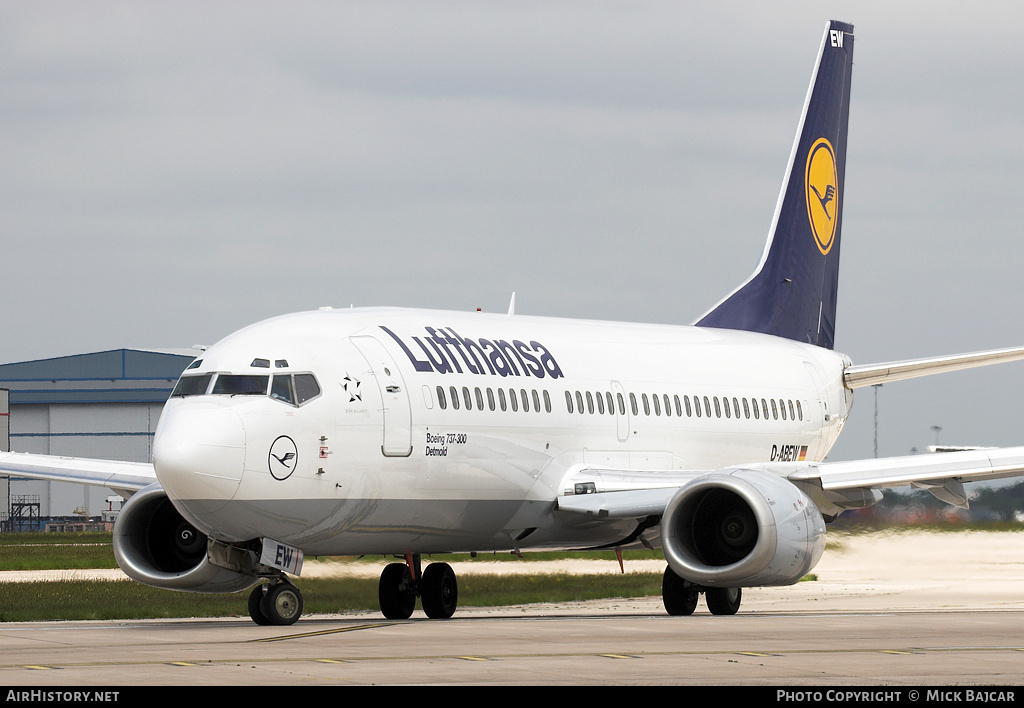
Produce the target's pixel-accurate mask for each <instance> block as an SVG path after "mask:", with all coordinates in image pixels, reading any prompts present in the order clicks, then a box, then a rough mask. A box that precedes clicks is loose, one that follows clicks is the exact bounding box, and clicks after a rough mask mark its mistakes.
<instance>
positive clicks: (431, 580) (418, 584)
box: [377, 554, 459, 619]
mask: <svg viewBox="0 0 1024 708" xmlns="http://www.w3.org/2000/svg"><path fill="white" fill-rule="evenodd" d="M417 597H419V598H420V601H421V602H422V604H423V611H424V612H425V613H426V615H427V617H430V618H431V619H448V618H449V617H451V616H452V615H454V614H455V608H456V607H457V606H458V604H459V583H458V580H457V579H456V577H455V571H454V570H452V567H451V566H450V565H448V564H447V563H431V564H430V565H428V566H427V568H426V570H424V571H423V572H422V573H421V572H420V556H419V554H413V555H410V556H409V557H408V558H407V562H406V563H390V564H388V565H387V566H385V567H384V572H382V573H381V574H380V583H379V585H378V586H377V598H378V600H380V611H381V612H382V613H383V614H384V616H385V617H387V618H388V619H409V617H410V616H411V615H412V611H413V610H414V609H415V608H416V598H417Z"/></svg>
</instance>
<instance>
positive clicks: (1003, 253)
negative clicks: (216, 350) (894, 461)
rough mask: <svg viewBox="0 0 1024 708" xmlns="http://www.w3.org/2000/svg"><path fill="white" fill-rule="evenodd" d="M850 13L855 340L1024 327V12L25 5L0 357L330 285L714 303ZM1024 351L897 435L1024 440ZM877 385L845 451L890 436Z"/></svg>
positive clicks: (619, 306)
mask: <svg viewBox="0 0 1024 708" xmlns="http://www.w3.org/2000/svg"><path fill="white" fill-rule="evenodd" d="M829 19H839V20H844V21H847V22H851V23H853V24H854V26H855V34H856V38H857V39H856V50H855V57H854V60H855V66H854V77H853V81H854V83H853V98H852V108H851V112H850V139H849V153H848V167H847V179H846V185H847V188H846V195H845V206H844V217H845V218H844V224H843V237H844V240H843V244H842V253H843V266H842V269H841V277H840V305H839V313H838V329H837V349H839V350H841V351H844V352H846V353H848V354H849V355H850V356H852V357H853V359H854V361H855V362H856V363H872V362H880V361H889V360H893V359H901V358H910V357H917V356H929V355H935V354H943V353H954V352H960V351H973V350H977V349H983V348H989V347H1000V346H1010V345H1015V344H1024V324H1022V319H1024V318H1022V312H1024V284H1022V279H1021V278H1020V277H1019V276H1020V273H1021V272H1022V271H1024V248H1022V247H1021V245H1020V230H1021V229H1020V226H1019V222H1018V220H1017V218H1016V216H1015V214H1016V212H1015V211H1014V209H1015V208H1016V207H1015V205H1019V204H1020V203H1021V201H1022V196H1024V130H1022V128H1024V125H1022V121H1024V42H1022V39H1021V31H1022V30H1024V5H1020V4H1018V3H1010V2H985V3H966V2H944V1H941V0H939V1H932V2H907V3H893V2H890V1H885V2H857V3H836V2H821V1H815V2H810V1H808V2H795V1H790V2H786V1H783V2H762V1H757V2H685V3H684V2H659V1H653V0H652V1H650V2H644V1H642V0H641V1H636V0H631V1H629V2H625V1H623V2H601V1H587V2H557V1H545V2H507V1H506V2H496V1H486V0H485V1H480V0H477V1H474V2H456V1H452V2H424V1H421V0H417V1H410V2H397V1H396V2H391V1H387V0H384V1H374V2H344V1H338V0H335V1H332V2H323V3H319V2H271V1H262V2H217V3H208V2H175V3H167V2H140V1H138V0H133V1H132V2H124V3H117V2H104V1H103V0H97V1H95V2H88V3H82V2H57V1H54V2H45V1H42V2H39V1H32V2H28V1H25V2H9V1H0V155H2V164H3V169H2V170H0V233H2V245H3V257H2V263H3V270H2V273H3V281H4V288H3V293H4V296H5V300H6V307H4V308H3V310H2V312H0V331H2V332H3V335H2V337H0V361H2V362H11V361H22V360H28V359H39V358H47V357H53V356H61V355H67V354H75V353H81V352H88V351H99V350H106V349H114V348H120V347H188V346H191V345H193V344H212V343H213V342H215V341H216V340H218V339H220V338H221V337H222V336H224V335H226V334H228V333H230V332H231V331H233V330H235V329H238V328H240V327H242V326H244V325H246V324H248V323H250V322H253V321H256V320H260V319H264V318H266V317H270V316H274V315H278V314H282V313H286V312H291V311H297V310H303V309H312V308H316V307H318V306H324V305H331V306H335V307H347V306H349V305H350V304H355V305H357V306H359V305H403V306H417V307H430V308H445V309H460V310H467V309H475V308H477V307H482V308H484V309H486V310H499V311H504V310H505V309H506V308H507V305H508V300H509V297H510V295H511V293H512V292H513V291H515V292H516V293H517V296H516V297H517V312H519V313H524V314H533V315H550V316H560V317H586V318H595V319H612V320H630V321H649V322H661V323H679V324H687V323H689V322H691V321H693V319H694V318H696V317H697V316H699V315H700V314H702V313H703V312H704V311H705V310H706V308H707V307H709V306H710V305H712V304H714V303H715V302H716V301H717V300H718V299H719V298H720V297H721V296H722V295H724V294H725V293H726V292H728V291H729V290H731V289H732V288H733V287H734V286H735V285H736V284H738V283H739V282H740V281H741V280H742V279H743V278H745V277H746V276H747V275H748V274H749V273H750V271H751V270H752V269H753V268H754V266H755V265H756V263H757V260H758V258H759V256H760V253H761V248H762V245H763V242H764V239H765V236H766V233H767V229H768V227H769V225H770V221H771V216H772V211H773V209H774V206H775V202H776V198H777V194H778V190H779V187H780V185H781V181H782V173H783V171H784V168H785V165H786V160H787V158H788V155H789V150H790V146H791V143H792V140H793V136H794V133H795V130H796V124H797V120H798V117H799V111H800V108H801V104H802V102H803V98H804V94H805V92H806V88H807V83H808V80H809V78H810V72H811V69H812V65H813V61H814V58H815V54H816V52H817V48H818V44H819V42H820V39H821V34H822V31H823V29H824V26H825V22H826V21H827V20H829ZM1022 380H1024V364H1010V365H1004V366H1001V367H993V368H989V369H987V370H981V371H974V372H967V373H957V374H948V375H944V376H936V377H931V378H926V379H920V380H917V381H911V382H902V383H896V384H889V385H887V386H885V387H884V388H883V389H881V390H880V392H879V402H880V406H879V454H881V455H894V454H906V453H909V452H910V450H911V448H914V447H917V448H918V449H921V450H923V449H924V448H925V446H927V445H928V444H930V443H934V442H935V440H936V438H937V435H936V432H935V431H933V430H932V426H940V427H941V428H942V430H941V432H939V433H938V439H939V441H940V442H943V443H954V444H978V445H1013V444H1024V386H1022V383H1021V382H1022ZM872 422H873V392H872V391H871V390H870V389H868V390H867V391H861V392H860V394H859V396H858V404H857V406H856V408H855V410H854V414H853V416H852V419H851V422H850V424H849V426H848V429H847V432H846V434H845V436H844V438H843V439H841V440H840V443H839V445H837V447H836V448H835V450H834V451H833V455H832V458H833V459H847V458H850V457H861V456H870V455H871V454H872V435H873V426H872Z"/></svg>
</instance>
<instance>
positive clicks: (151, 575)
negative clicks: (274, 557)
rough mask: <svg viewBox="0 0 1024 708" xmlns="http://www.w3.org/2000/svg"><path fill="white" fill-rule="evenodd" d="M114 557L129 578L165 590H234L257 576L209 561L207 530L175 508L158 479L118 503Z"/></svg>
mask: <svg viewBox="0 0 1024 708" xmlns="http://www.w3.org/2000/svg"><path fill="white" fill-rule="evenodd" d="M114 557H115V558H116V559H117V564H118V565H119V566H120V567H121V570H123V571H124V572H125V574H127V575H128V577H130V578H132V579H133V580H137V581H139V582H140V583H143V584H144V585H152V586H153V587H158V588H164V589H166V590H187V591H190V592H205V593H226V592H237V591H239V590H245V589H246V588H248V587H250V586H251V585H254V584H255V583H256V582H257V581H258V580H259V578H258V577H255V576H253V575H245V574H243V573H238V572H235V571H233V570H228V569H227V568H222V567H218V566H216V565H212V564H211V563H210V562H209V561H208V560H207V537H206V535H205V534H203V533H200V532H199V530H198V529H196V528H195V527H194V526H193V525H192V524H190V523H189V522H188V521H186V520H185V519H184V517H182V515H181V514H180V513H178V510H177V509H175V508H174V505H173V504H171V500H170V499H168V498H167V493H166V492H164V490H163V488H162V487H161V486H160V485H159V484H151V485H149V486H148V487H146V488H145V489H143V490H141V491H139V492H137V493H135V494H134V495H132V497H131V498H130V499H129V500H128V501H127V502H126V503H125V505H124V506H123V507H122V508H121V513H120V515H119V516H118V517H117V523H115V524H114Z"/></svg>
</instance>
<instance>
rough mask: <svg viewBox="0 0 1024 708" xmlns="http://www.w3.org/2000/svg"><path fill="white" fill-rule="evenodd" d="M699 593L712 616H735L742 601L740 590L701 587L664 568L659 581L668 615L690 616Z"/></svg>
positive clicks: (695, 607) (741, 591) (695, 606)
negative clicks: (663, 573)
mask: <svg viewBox="0 0 1024 708" xmlns="http://www.w3.org/2000/svg"><path fill="white" fill-rule="evenodd" d="M701 593H704V600H705V602H707V604H708V610H710V611H711V614H713V615H734V614H736V612H737V611H738V610H739V609H740V601H741V600H742V599H743V589H742V588H708V587H703V586H701V585H697V584H696V583H691V582H690V581H689V580H684V579H683V578H680V577H679V576H678V575H676V574H675V573H674V572H672V569H671V568H665V575H664V577H662V580H661V598H662V600H663V602H664V603H665V610H666V611H667V612H668V613H669V614H670V615H677V616H683V615H692V614H693V611H694V610H695V609H697V600H698V599H699V598H700V594H701Z"/></svg>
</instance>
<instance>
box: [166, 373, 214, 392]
mask: <svg viewBox="0 0 1024 708" xmlns="http://www.w3.org/2000/svg"><path fill="white" fill-rule="evenodd" d="M212 378H213V374H200V375H198V376H182V377H181V378H180V379H178V384H177V385H176V386H175V387H174V390H173V391H172V392H171V397H174V396H183V397H184V396H201V395H203V394H204V393H206V389H208V388H209V387H210V379H212Z"/></svg>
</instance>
